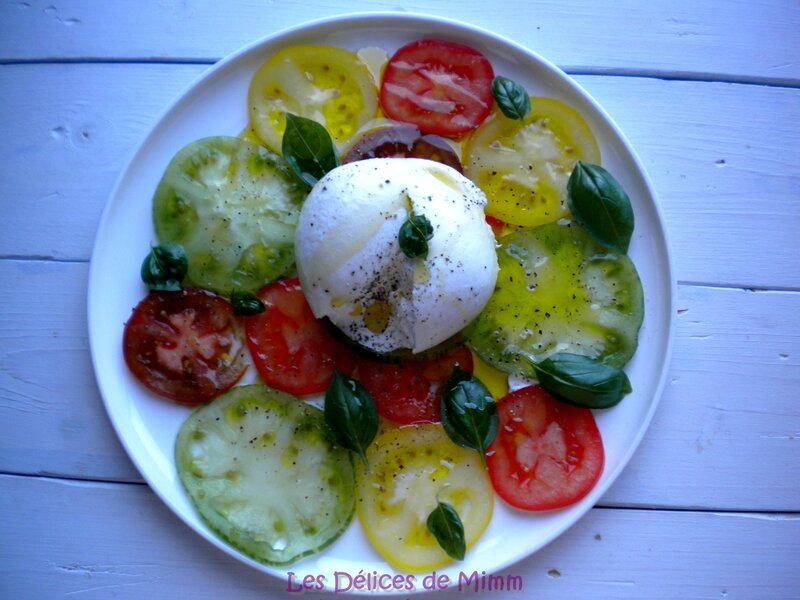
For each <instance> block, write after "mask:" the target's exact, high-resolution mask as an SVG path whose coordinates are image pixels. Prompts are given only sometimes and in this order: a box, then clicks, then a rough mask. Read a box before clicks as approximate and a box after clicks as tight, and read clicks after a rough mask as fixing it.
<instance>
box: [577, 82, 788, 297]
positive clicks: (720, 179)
mask: <svg viewBox="0 0 800 600" xmlns="http://www.w3.org/2000/svg"><path fill="white" fill-rule="evenodd" d="M577 79H578V82H579V83H580V84H581V85H582V86H583V87H584V88H586V90H587V91H588V92H589V93H590V94H592V96H593V97H594V98H595V99H596V100H597V101H598V102H599V103H600V105H601V106H603V107H604V108H605V109H606V111H607V112H608V113H609V115H610V116H611V117H612V118H613V119H614V120H615V121H616V123H617V124H618V125H619V126H620V128H621V129H622V131H623V132H625V135H626V136H627V137H628V139H629V140H630V142H631V143H632V144H633V146H634V148H636V150H637V152H638V154H639V156H640V158H641V160H642V162H643V164H644V167H645V169H646V171H647V172H648V174H649V175H650V177H651V179H652V181H653V185H654V187H655V190H656V194H657V195H658V197H659V201H660V203H661V206H662V208H663V209H664V216H665V220H666V224H667V230H668V233H669V239H670V243H671V246H672V251H673V256H674V258H675V271H676V273H677V276H678V279H679V280H682V281H688V282H700V283H710V284H720V283H722V284H728V285H738V286H742V287H775V286H780V287H787V286H788V287H792V288H796V287H797V286H798V284H800V255H798V253H797V252H796V248H797V240H798V239H800V193H798V191H797V190H798V189H800V168H799V167H798V165H797V161H796V160H795V157H797V156H800V130H797V131H796V130H795V126H794V125H789V124H788V122H791V121H794V122H798V120H800V97H798V94H797V92H798V90H788V89H774V88H772V89H771V88H764V87H758V86H748V87H743V86H741V85H732V84H726V83H706V84H701V85H698V84H696V83H688V82H664V81H658V80H655V79H642V80H636V81H631V80H628V79H623V78H614V77H579V78H577ZM632 98H637V100H636V101H634V102H632V101H631V99H632Z"/></svg>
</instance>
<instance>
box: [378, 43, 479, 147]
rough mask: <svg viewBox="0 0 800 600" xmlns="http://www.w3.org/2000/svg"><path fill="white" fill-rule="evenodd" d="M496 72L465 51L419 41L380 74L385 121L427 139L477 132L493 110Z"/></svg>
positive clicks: (405, 48) (451, 45)
mask: <svg viewBox="0 0 800 600" xmlns="http://www.w3.org/2000/svg"><path fill="white" fill-rule="evenodd" d="M493 78H494V71H493V69H492V65H491V64H490V63H489V60H488V59H487V58H486V57H485V56H484V55H483V54H481V53H480V52H478V51H477V50H475V49H474V48H470V47H469V46H464V45H462V44H458V43H456V42H451V41H448V40H440V39H422V40H418V41H416V42H412V43H410V44H407V45H405V46H403V47H402V48H400V49H399V50H398V51H397V52H395V53H394V55H392V57H391V58H390V59H389V62H388V63H387V64H386V68H385V69H384V71H383V77H382V79H381V89H380V103H381V108H382V109H383V112H384V113H385V114H386V116H388V117H389V118H392V119H395V120H397V121H402V122H404V123H413V124H414V125H416V126H418V127H419V128H420V130H421V131H423V132H425V133H435V134H437V135H444V136H448V137H458V136H461V135H464V134H465V133H467V132H469V131H471V130H473V129H475V128H476V127H477V126H478V125H480V124H481V122H483V120H484V119H485V118H486V117H487V116H488V115H489V112H490V111H491V109H492V102H493V98H492V89H491V86H492V79H493Z"/></svg>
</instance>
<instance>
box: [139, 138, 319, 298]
mask: <svg viewBox="0 0 800 600" xmlns="http://www.w3.org/2000/svg"><path fill="white" fill-rule="evenodd" d="M304 198H305V189H304V186H303V185H302V184H301V183H300V182H299V181H298V180H297V179H296V178H295V177H294V175H293V174H292V173H291V170H290V169H289V166H288V165H287V164H286V163H285V161H284V160H283V159H282V158H281V157H279V156H278V155H276V154H274V153H273V152H270V151H269V150H267V149H266V148H263V147H261V146H258V145H256V144H253V143H251V142H247V141H244V140H242V139H239V138H236V137H223V136H221V137H210V138H203V139H201V140H197V141H195V142H193V143H191V144H189V145H188V146H186V147H185V148H183V149H182V150H180V151H179V152H178V153H177V154H176V155H175V157H174V158H173V159H172V161H171V162H170V163H169V165H168V167H167V169H166V171H165V173H164V175H163V177H162V178H161V181H160V183H159V185H158V188H157V189H156V193H155V197H154V199H153V222H154V225H155V230H156V235H157V236H158V239H159V241H160V242H174V243H177V244H181V245H182V246H183V247H184V250H185V251H186V256H187V258H188V261H189V270H188V273H187V279H186V281H187V283H189V284H191V285H194V286H197V287H202V288H206V289H210V290H213V291H215V292H217V293H220V294H225V295H227V294H230V293H231V292H232V291H246V292H252V293H255V292H256V291H258V290H259V289H260V288H261V287H262V286H264V285H265V284H267V283H269V282H271V281H274V280H275V279H277V278H279V277H281V276H283V275H287V274H288V273H290V272H291V271H292V270H293V268H294V232H295V227H296V224H297V218H298V216H299V214H300V206H301V204H302V202H303V199H304Z"/></svg>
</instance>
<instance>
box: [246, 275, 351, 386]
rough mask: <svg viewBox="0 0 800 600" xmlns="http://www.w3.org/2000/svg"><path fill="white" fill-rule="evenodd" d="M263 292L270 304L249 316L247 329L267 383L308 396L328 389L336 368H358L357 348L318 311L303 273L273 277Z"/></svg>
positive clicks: (251, 345) (254, 358)
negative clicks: (305, 288)
mask: <svg viewBox="0 0 800 600" xmlns="http://www.w3.org/2000/svg"><path fill="white" fill-rule="evenodd" d="M257 295H258V297H259V298H260V299H261V301H262V302H263V303H264V305H265V307H266V310H265V311H264V312H263V313H260V314H257V315H253V316H248V317H245V320H244V322H245V335H246V337H247V346H248V348H249V349H250V355H251V356H252V357H253V361H254V362H255V365H256V369H257V370H258V374H259V375H260V376H261V378H262V379H263V380H264V382H265V383H266V384H267V385H269V386H270V387H273V388H275V389H278V390H281V391H284V392H288V393H290V394H295V395H297V396H306V395H310V394H318V393H321V392H324V391H325V389H326V388H327V387H328V384H329V383H330V381H331V378H332V377H333V372H334V371H335V370H338V371H341V372H342V373H344V374H347V375H350V374H352V372H353V370H354V369H355V357H354V355H353V353H352V351H351V350H350V348H348V347H347V346H346V345H345V344H344V343H343V342H341V341H339V340H338V339H336V338H335V337H334V336H333V335H332V333H331V332H330V331H328V329H327V327H326V326H325V324H324V323H323V322H322V321H319V320H318V319H316V318H315V317H314V314H313V313H312V312H311V307H310V306H309V305H308V302H307V301H306V297H305V295H304V294H303V290H302V288H301V287H300V281H299V280H298V279H297V278H289V279H281V280H279V281H276V282H274V283H271V284H269V285H267V286H266V287H264V288H262V289H261V290H260V291H259V292H258V294H257Z"/></svg>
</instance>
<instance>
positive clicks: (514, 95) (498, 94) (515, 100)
mask: <svg viewBox="0 0 800 600" xmlns="http://www.w3.org/2000/svg"><path fill="white" fill-rule="evenodd" d="M492 96H494V101H495V102H497V106H498V107H499V108H500V110H501V111H502V113H503V114H504V115H505V116H507V117H508V118H509V119H520V120H522V119H524V118H525V117H527V116H528V113H529V112H531V97H530V96H529V95H528V92H526V91H525V88H524V87H522V86H521V85H520V84H518V83H517V82H516V81H513V80H511V79H509V78H508V77H503V76H502V75H498V76H497V77H495V78H494V79H493V80H492Z"/></svg>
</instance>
